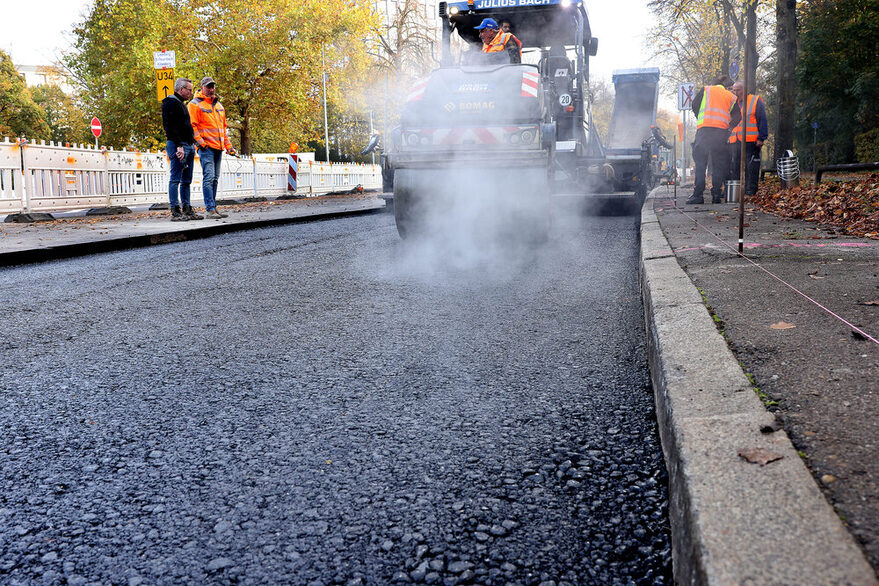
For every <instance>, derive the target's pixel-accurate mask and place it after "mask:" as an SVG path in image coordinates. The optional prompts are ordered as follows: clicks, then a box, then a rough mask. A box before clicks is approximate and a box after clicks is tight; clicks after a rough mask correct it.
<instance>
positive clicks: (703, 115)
mask: <svg viewBox="0 0 879 586" xmlns="http://www.w3.org/2000/svg"><path fill="white" fill-rule="evenodd" d="M729 81H730V80H729V78H728V77H726V76H722V77H719V78H717V79H716V80H714V83H713V84H712V85H710V86H705V87H704V88H702V89H701V90H699V92H698V93H697V94H696V97H695V98H693V113H694V114H696V139H695V141H694V142H693V161H694V162H695V163H696V177H695V185H694V187H693V195H691V196H690V198H689V199H687V203H688V204H695V203H705V201H704V199H703V197H702V194H703V193H704V192H705V173H706V171H707V170H708V161H709V159H710V160H711V202H712V203H720V202H721V201H723V182H724V181H725V180H726V177H727V175H728V173H729V131H730V128H733V127H734V126H735V125H736V124H738V122H739V120H740V119H741V116H742V114H741V110H740V109H739V108H736V107H735V106H736V96H735V94H733V93H732V92H731V91H729V90H728V89H726V87H725V85H726V84H728V83H729Z"/></svg>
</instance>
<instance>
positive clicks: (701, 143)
mask: <svg viewBox="0 0 879 586" xmlns="http://www.w3.org/2000/svg"><path fill="white" fill-rule="evenodd" d="M709 157H710V158H711V197H712V199H720V198H721V196H722V195H723V182H724V181H725V180H726V176H727V174H728V173H729V131H728V130H726V129H725V128H711V127H704V128H700V129H699V130H697V131H696V141H695V142H694V143H693V161H695V163H696V177H695V185H694V186H693V195H694V196H696V197H702V193H704V191H705V171H706V170H707V169H708V159H709Z"/></svg>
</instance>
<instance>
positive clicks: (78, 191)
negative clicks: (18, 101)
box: [0, 138, 381, 214]
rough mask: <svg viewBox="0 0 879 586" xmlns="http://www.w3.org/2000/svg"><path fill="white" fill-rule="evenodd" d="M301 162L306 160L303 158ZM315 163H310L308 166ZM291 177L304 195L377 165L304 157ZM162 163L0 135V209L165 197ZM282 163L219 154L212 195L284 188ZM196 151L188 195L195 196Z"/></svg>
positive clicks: (268, 193)
mask: <svg viewBox="0 0 879 586" xmlns="http://www.w3.org/2000/svg"><path fill="white" fill-rule="evenodd" d="M303 167H306V165H303ZM315 167H316V169H315ZM307 168H308V170H307V172H305V173H302V172H300V173H299V174H298V177H297V185H296V191H297V193H299V194H301V195H305V196H316V195H323V194H327V193H330V192H334V191H350V190H353V189H354V188H356V187H357V186H358V185H360V186H362V187H363V188H364V189H381V168H380V167H379V166H377V165H363V164H357V163H310V164H308V165H307ZM169 170H170V164H169V162H168V158H167V156H166V155H165V153H164V152H148V151H147V152H142V151H130V150H122V151H116V150H113V149H105V148H100V149H96V148H95V147H94V146H90V145H73V146H64V145H62V144H60V143H57V144H56V143H52V142H49V143H46V142H43V141H40V143H38V144H37V143H33V144H29V143H27V142H26V141H20V140H9V139H8V138H7V139H4V140H3V142H0V214H11V213H20V212H25V213H29V212H51V211H61V210H74V209H85V208H93V207H104V206H133V205H141V204H154V203H167V201H168V179H169ZM288 174H289V163H288V161H287V158H286V153H284V154H283V155H279V156H274V155H254V157H249V158H235V157H231V156H224V157H223V161H222V165H221V166H220V181H219V185H218V195H217V197H218V199H220V198H223V199H229V198H233V199H241V198H248V197H266V198H271V197H278V196H281V195H286V194H287V193H288V191H287V189H288ZM201 184H202V173H201V164H200V163H199V160H198V157H196V159H195V162H194V168H193V176H192V202H193V204H195V205H197V204H198V203H199V202H203V200H202V194H201Z"/></svg>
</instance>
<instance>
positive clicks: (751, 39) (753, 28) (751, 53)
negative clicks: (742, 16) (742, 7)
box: [745, 0, 757, 94]
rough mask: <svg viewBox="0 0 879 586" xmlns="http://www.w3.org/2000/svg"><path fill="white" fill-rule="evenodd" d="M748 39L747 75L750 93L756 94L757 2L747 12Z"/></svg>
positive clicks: (751, 4) (746, 45) (749, 4)
mask: <svg viewBox="0 0 879 586" xmlns="http://www.w3.org/2000/svg"><path fill="white" fill-rule="evenodd" d="M747 31H748V34H747V38H746V41H745V51H747V52H748V58H747V59H746V61H747V62H748V70H747V71H745V75H746V76H747V79H748V87H749V88H750V90H749V91H750V93H752V94H756V93H757V92H756V91H754V90H755V89H756V88H757V0H753V2H749V3H748V10H747Z"/></svg>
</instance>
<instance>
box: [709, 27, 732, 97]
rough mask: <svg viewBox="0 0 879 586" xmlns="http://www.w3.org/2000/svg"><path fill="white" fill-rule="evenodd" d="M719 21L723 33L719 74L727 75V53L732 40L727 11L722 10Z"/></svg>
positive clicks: (730, 47)
mask: <svg viewBox="0 0 879 586" xmlns="http://www.w3.org/2000/svg"><path fill="white" fill-rule="evenodd" d="M721 23H722V24H721V27H722V31H723V33H722V35H721V50H720V53H721V57H720V74H721V75H729V72H730V67H729V65H730V63H729V55H730V52H731V50H732V40H731V39H730V36H731V35H730V29H731V28H732V25H731V24H730V22H729V13H727V12H725V11H724V13H723V19H722V20H721ZM707 81H708V80H706V82H707Z"/></svg>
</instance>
